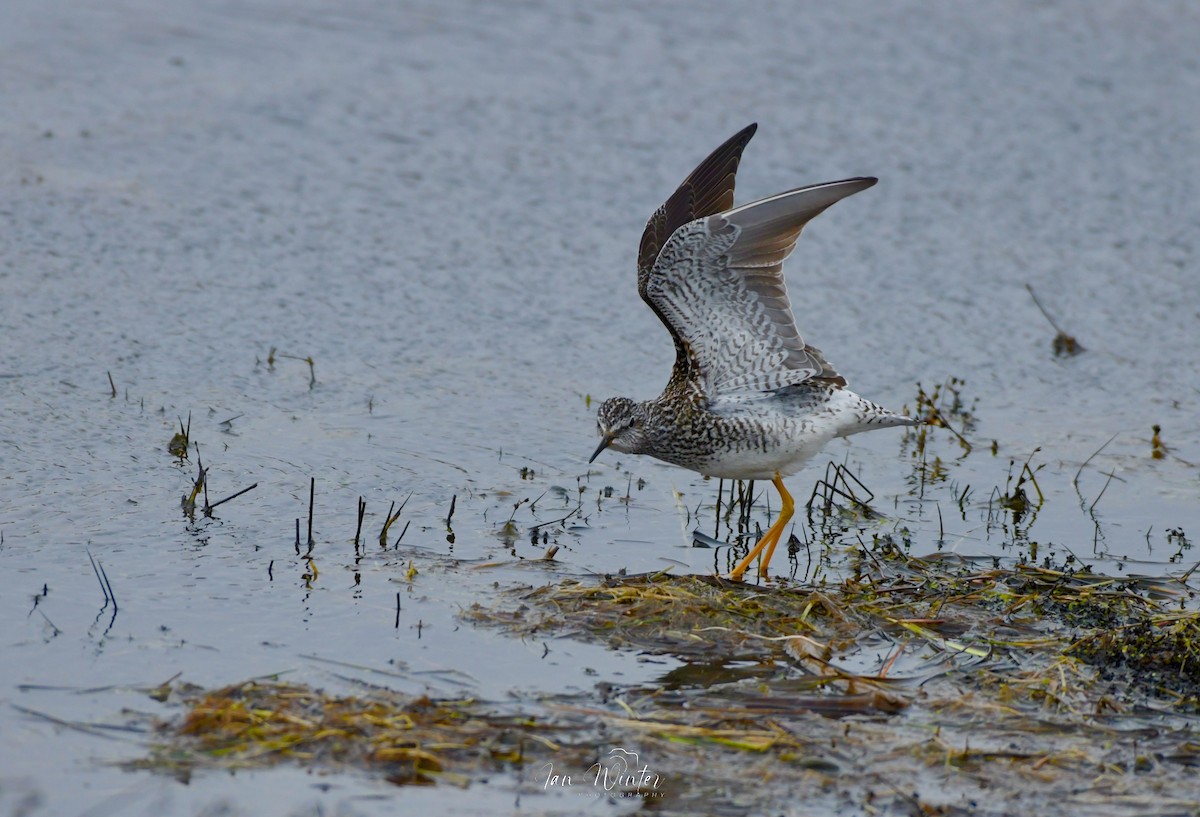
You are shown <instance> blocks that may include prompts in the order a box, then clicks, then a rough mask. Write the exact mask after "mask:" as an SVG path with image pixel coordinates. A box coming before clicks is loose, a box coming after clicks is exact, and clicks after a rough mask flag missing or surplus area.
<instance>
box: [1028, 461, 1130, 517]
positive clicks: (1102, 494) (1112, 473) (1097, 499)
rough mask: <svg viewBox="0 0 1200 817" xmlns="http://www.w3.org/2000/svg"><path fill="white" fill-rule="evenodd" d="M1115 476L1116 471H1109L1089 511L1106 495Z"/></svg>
mask: <svg viewBox="0 0 1200 817" xmlns="http://www.w3.org/2000/svg"><path fill="white" fill-rule="evenodd" d="M1115 476H1116V472H1115V471H1110V472H1109V474H1108V479H1107V480H1105V482H1104V487H1103V488H1101V489H1100V493H1099V494H1097V495H1096V498H1095V499H1094V500H1093V501H1092V504H1091V505H1089V506H1088V513H1091V512H1092V510H1093V509H1094V508H1095V507H1096V503H1097V502H1099V501H1100V497H1102V496H1104V492H1105V491H1107V490H1108V485H1109V483H1110V482H1112V481H1113V477H1115ZM1034 484H1035V485H1036V483H1034Z"/></svg>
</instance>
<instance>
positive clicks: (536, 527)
mask: <svg viewBox="0 0 1200 817" xmlns="http://www.w3.org/2000/svg"><path fill="white" fill-rule="evenodd" d="M577 513H579V509H578V508H575V509H574V510H572V511H571V512H570V513H568V514H567V515H566V516H560V517H559V518H558V519H552V520H550V521H549V522H539V523H538V524H536V525H534V526H533V527H531V528H530V530H531V531H534V530H539V529H541V528H544V527H546V526H547V525H557V524H559V523H561V522H566V521H567V520H568V519H570V518H571V517H572V516H574V515H575V514H577Z"/></svg>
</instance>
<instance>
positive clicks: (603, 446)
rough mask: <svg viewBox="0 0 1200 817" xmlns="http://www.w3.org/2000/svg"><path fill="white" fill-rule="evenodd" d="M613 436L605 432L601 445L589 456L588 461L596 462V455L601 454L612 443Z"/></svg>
mask: <svg viewBox="0 0 1200 817" xmlns="http://www.w3.org/2000/svg"><path fill="white" fill-rule="evenodd" d="M612 441H613V438H612V437H610V436H609V435H607V434H605V435H604V439H602V440H601V441H600V445H598V446H596V451H595V452H594V453H593V454H592V456H591V457H589V458H588V462H589V463H591V462H595V461H596V457H598V456H600V452H601V451H603V450H604V449H606V448H608V447H609V446H610V445H612Z"/></svg>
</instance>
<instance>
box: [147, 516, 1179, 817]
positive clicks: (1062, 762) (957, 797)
mask: <svg viewBox="0 0 1200 817" xmlns="http://www.w3.org/2000/svg"><path fill="white" fill-rule="evenodd" d="M1190 578H1191V576H1190V574H1183V575H1181V576H1179V577H1170V576H1166V577H1121V578H1113V577H1108V576H1101V575H1096V574H1093V573H1091V572H1089V571H1087V570H1086V569H1083V568H1080V569H1078V570H1075V571H1070V570H1056V569H1050V568H1046V567H1035V566H1030V565H1019V564H1018V565H1012V566H1007V567H1001V566H997V565H996V564H995V562H994V560H993V559H991V558H988V559H968V558H963V557H959V556H936V557H929V558H915V557H911V556H908V555H906V554H904V553H903V552H902V551H901V550H900V549H899V548H898V547H896V546H895V544H894V543H892V542H890V541H888V540H887V538H886V537H881V538H880V539H879V540H878V541H877V542H875V543H874V546H873V547H870V548H864V549H863V550H862V551H861V552H859V553H857V554H854V556H853V558H852V559H851V560H850V563H849V564H848V565H847V568H846V570H845V572H844V574H843V578H842V579H840V580H838V581H834V580H827V581H826V582H824V583H823V584H822V585H820V586H805V585H799V584H792V583H776V584H774V585H772V586H770V587H753V586H747V585H745V584H742V583H731V582H726V581H723V580H722V579H720V578H719V577H715V576H672V575H669V574H665V573H656V574H649V575H642V576H632V577H621V578H616V577H610V578H607V579H604V580H600V581H596V580H593V581H587V582H584V581H578V580H565V581H559V582H557V583H553V584H547V585H544V586H540V587H528V586H524V587H518V588H512V589H510V590H509V591H508V592H506V593H502V594H500V595H499V596H498V599H499V600H498V602H496V603H494V604H493V605H491V606H484V605H479V604H477V605H472V606H471V607H470V608H467V609H465V610H464V611H463V612H462V617H463V618H464V619H466V620H468V621H470V622H472V623H474V624H476V625H479V626H489V627H496V628H499V629H501V630H504V631H506V632H508V633H510V634H511V635H514V636H519V637H522V638H525V639H559V638H575V639H585V640H590V641H599V642H601V643H604V644H607V645H610V646H612V647H614V648H617V649H625V650H637V651H640V652H642V653H646V654H654V655H660V656H670V657H672V658H668V659H666V660H665V663H664V672H663V674H662V675H661V676H660V677H659V678H658V679H657V680H656V681H654V682H651V683H642V684H638V685H629V686H624V687H622V686H617V685H613V684H611V683H609V682H602V683H599V684H598V685H597V687H596V689H595V690H594V691H591V692H584V693H574V694H543V695H539V696H532V697H527V698H521V697H519V696H517V697H514V698H512V699H511V700H507V701H505V702H503V703H496V702H490V703H489V702H483V701H475V700H471V699H446V700H437V699H432V698H428V697H413V696H408V695H403V694H400V693H396V692H391V691H388V690H386V689H380V688H379V687H376V686H372V687H371V688H370V689H368V690H366V691H365V692H362V693H361V694H355V695H345V694H332V693H326V692H322V691H318V690H315V689H312V688H310V687H306V686H301V685H297V684H282V683H274V682H263V681H251V682H246V683H244V684H239V685H234V686H230V687H226V688H223V689H219V690H215V691H203V690H196V689H194V688H189V687H186V686H177V687H175V689H176V692H175V693H174V695H173V699H174V700H175V701H177V702H180V703H182V704H183V705H184V707H186V713H185V714H183V715H182V716H180V717H179V718H178V719H176V720H174V721H172V722H170V723H168V724H164V725H163V726H162V728H161V732H160V734H161V735H162V742H161V743H160V744H159V745H158V746H157V747H156V748H155V750H154V751H153V753H152V755H151V756H150V757H149V758H147V759H145V760H142V761H139V763H138V764H136V765H137V766H138V767H139V768H150V769H154V770H157V771H161V772H169V773H173V774H177V775H188V774H191V773H193V772H194V771H196V770H198V769H204V768H218V769H238V768H254V767H260V766H266V765H273V764H277V763H281V762H290V763H296V764H300V765H302V766H305V767H308V768H311V769H314V770H316V771H321V770H328V771H336V770H344V769H347V768H354V769H358V770H365V771H370V772H372V773H376V774H379V775H381V776H383V777H384V778H386V779H387V780H389V781H391V782H393V783H396V784H397V785H412V784H430V783H438V784H453V785H460V786H461V785H469V784H475V783H479V784H482V783H485V782H486V781H488V780H489V779H490V778H491V777H494V776H495V775H498V774H499V775H501V776H503V778H504V779H506V780H509V781H516V782H515V785H517V786H518V787H519V788H520V789H521V790H522V791H524V792H528V793H537V792H540V791H546V790H547V789H548V787H550V786H551V785H552V779H553V775H552V774H548V773H547V772H546V770H547V769H551V770H553V769H555V768H557V769H576V770H580V771H582V770H586V769H588V768H592V767H593V765H594V764H595V763H597V762H599V761H598V758H602V757H603V756H604V753H605V752H607V751H609V750H610V748H611V747H625V748H626V749H628V750H630V751H636V752H638V753H639V756H640V757H641V758H642V760H643V761H644V762H646V763H647V764H651V765H652V766H653V773H654V775H655V779H656V780H661V781H667V782H666V783H664V785H663V786H662V787H661V788H659V787H656V788H655V789H654V790H653V792H649V793H648V792H646V791H637V790H635V791H632V792H630V791H626V792H625V794H626V795H629V794H633V795H636V796H648V795H649V794H653V796H655V797H659V798H661V802H658V803H656V805H655V808H656V809H658V810H659V811H660V813H678V814H687V813H697V810H700V811H706V812H711V811H712V810H713V809H714V808H717V807H718V806H719V807H720V808H723V809H735V808H738V807H746V806H749V805H753V806H755V807H756V808H760V809H771V808H776V807H778V808H783V807H785V806H786V803H787V802H788V798H789V797H791V796H793V795H794V793H795V791H797V790H798V788H797V787H801V786H802V787H803V790H804V791H806V792H808V793H809V794H808V795H806V797H808V798H809V799H807V800H806V802H811V803H820V804H822V805H821V808H823V809H834V810H836V809H839V808H846V807H847V806H856V805H862V804H864V803H869V804H871V806H872V809H873V811H874V812H876V813H880V814H911V813H930V814H967V813H971V814H979V813H982V814H1005V813H1012V812H1013V811H1014V810H1017V809H1022V808H1036V809H1037V811H1036V813H1039V814H1049V815H1056V814H1078V813H1092V812H1093V811H1094V810H1096V809H1097V808H1100V809H1102V811H1103V813H1104V814H1106V815H1126V814H1128V815H1135V814H1139V815H1140V814H1149V813H1179V814H1197V813H1200V786H1198V785H1197V784H1196V782H1195V779H1194V767H1195V766H1197V765H1200V740H1198V737H1197V734H1196V714H1197V712H1200V696H1198V690H1200V611H1197V610H1196V605H1195V596H1194V588H1192V587H1191V586H1190V585H1189V584H1188V581H1189V579H1190ZM543 657H544V656H543ZM578 777H579V776H578V775H577V777H576V782H578ZM750 783H752V784H753V785H752V786H750V787H748V786H749V784H750ZM510 784H512V783H510ZM639 785H640V784H639ZM610 794H611V792H610ZM984 799H986V802H988V803H989V804H990V805H989V808H986V809H980V808H976V807H971V806H970V804H974V805H975V806H977V805H978V804H979V803H981V802H984ZM1039 802H1040V803H1041V805H1039ZM814 807H815V806H814ZM818 810H820V809H818ZM731 813H732V812H731Z"/></svg>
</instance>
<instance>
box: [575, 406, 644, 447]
mask: <svg viewBox="0 0 1200 817" xmlns="http://www.w3.org/2000/svg"><path fill="white" fill-rule="evenodd" d="M645 426H646V409H645V408H644V407H643V406H642V405H641V404H639V403H635V402H633V401H632V400H630V399H629V398H628V397H610V398H609V399H607V400H605V401H604V402H603V403H601V404H600V411H599V412H597V414H596V430H597V431H598V432H599V433H600V445H599V446H597V448H596V451H595V453H594V454H592V457H591V459H589V460H588V462H592V461H593V460H595V459H596V457H598V456H600V452H601V451H603V450H604V449H606V448H612V449H613V450H614V451H621V452H623V453H626V454H639V453H641V452H642V451H644V450H645V448H646V433H645Z"/></svg>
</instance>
